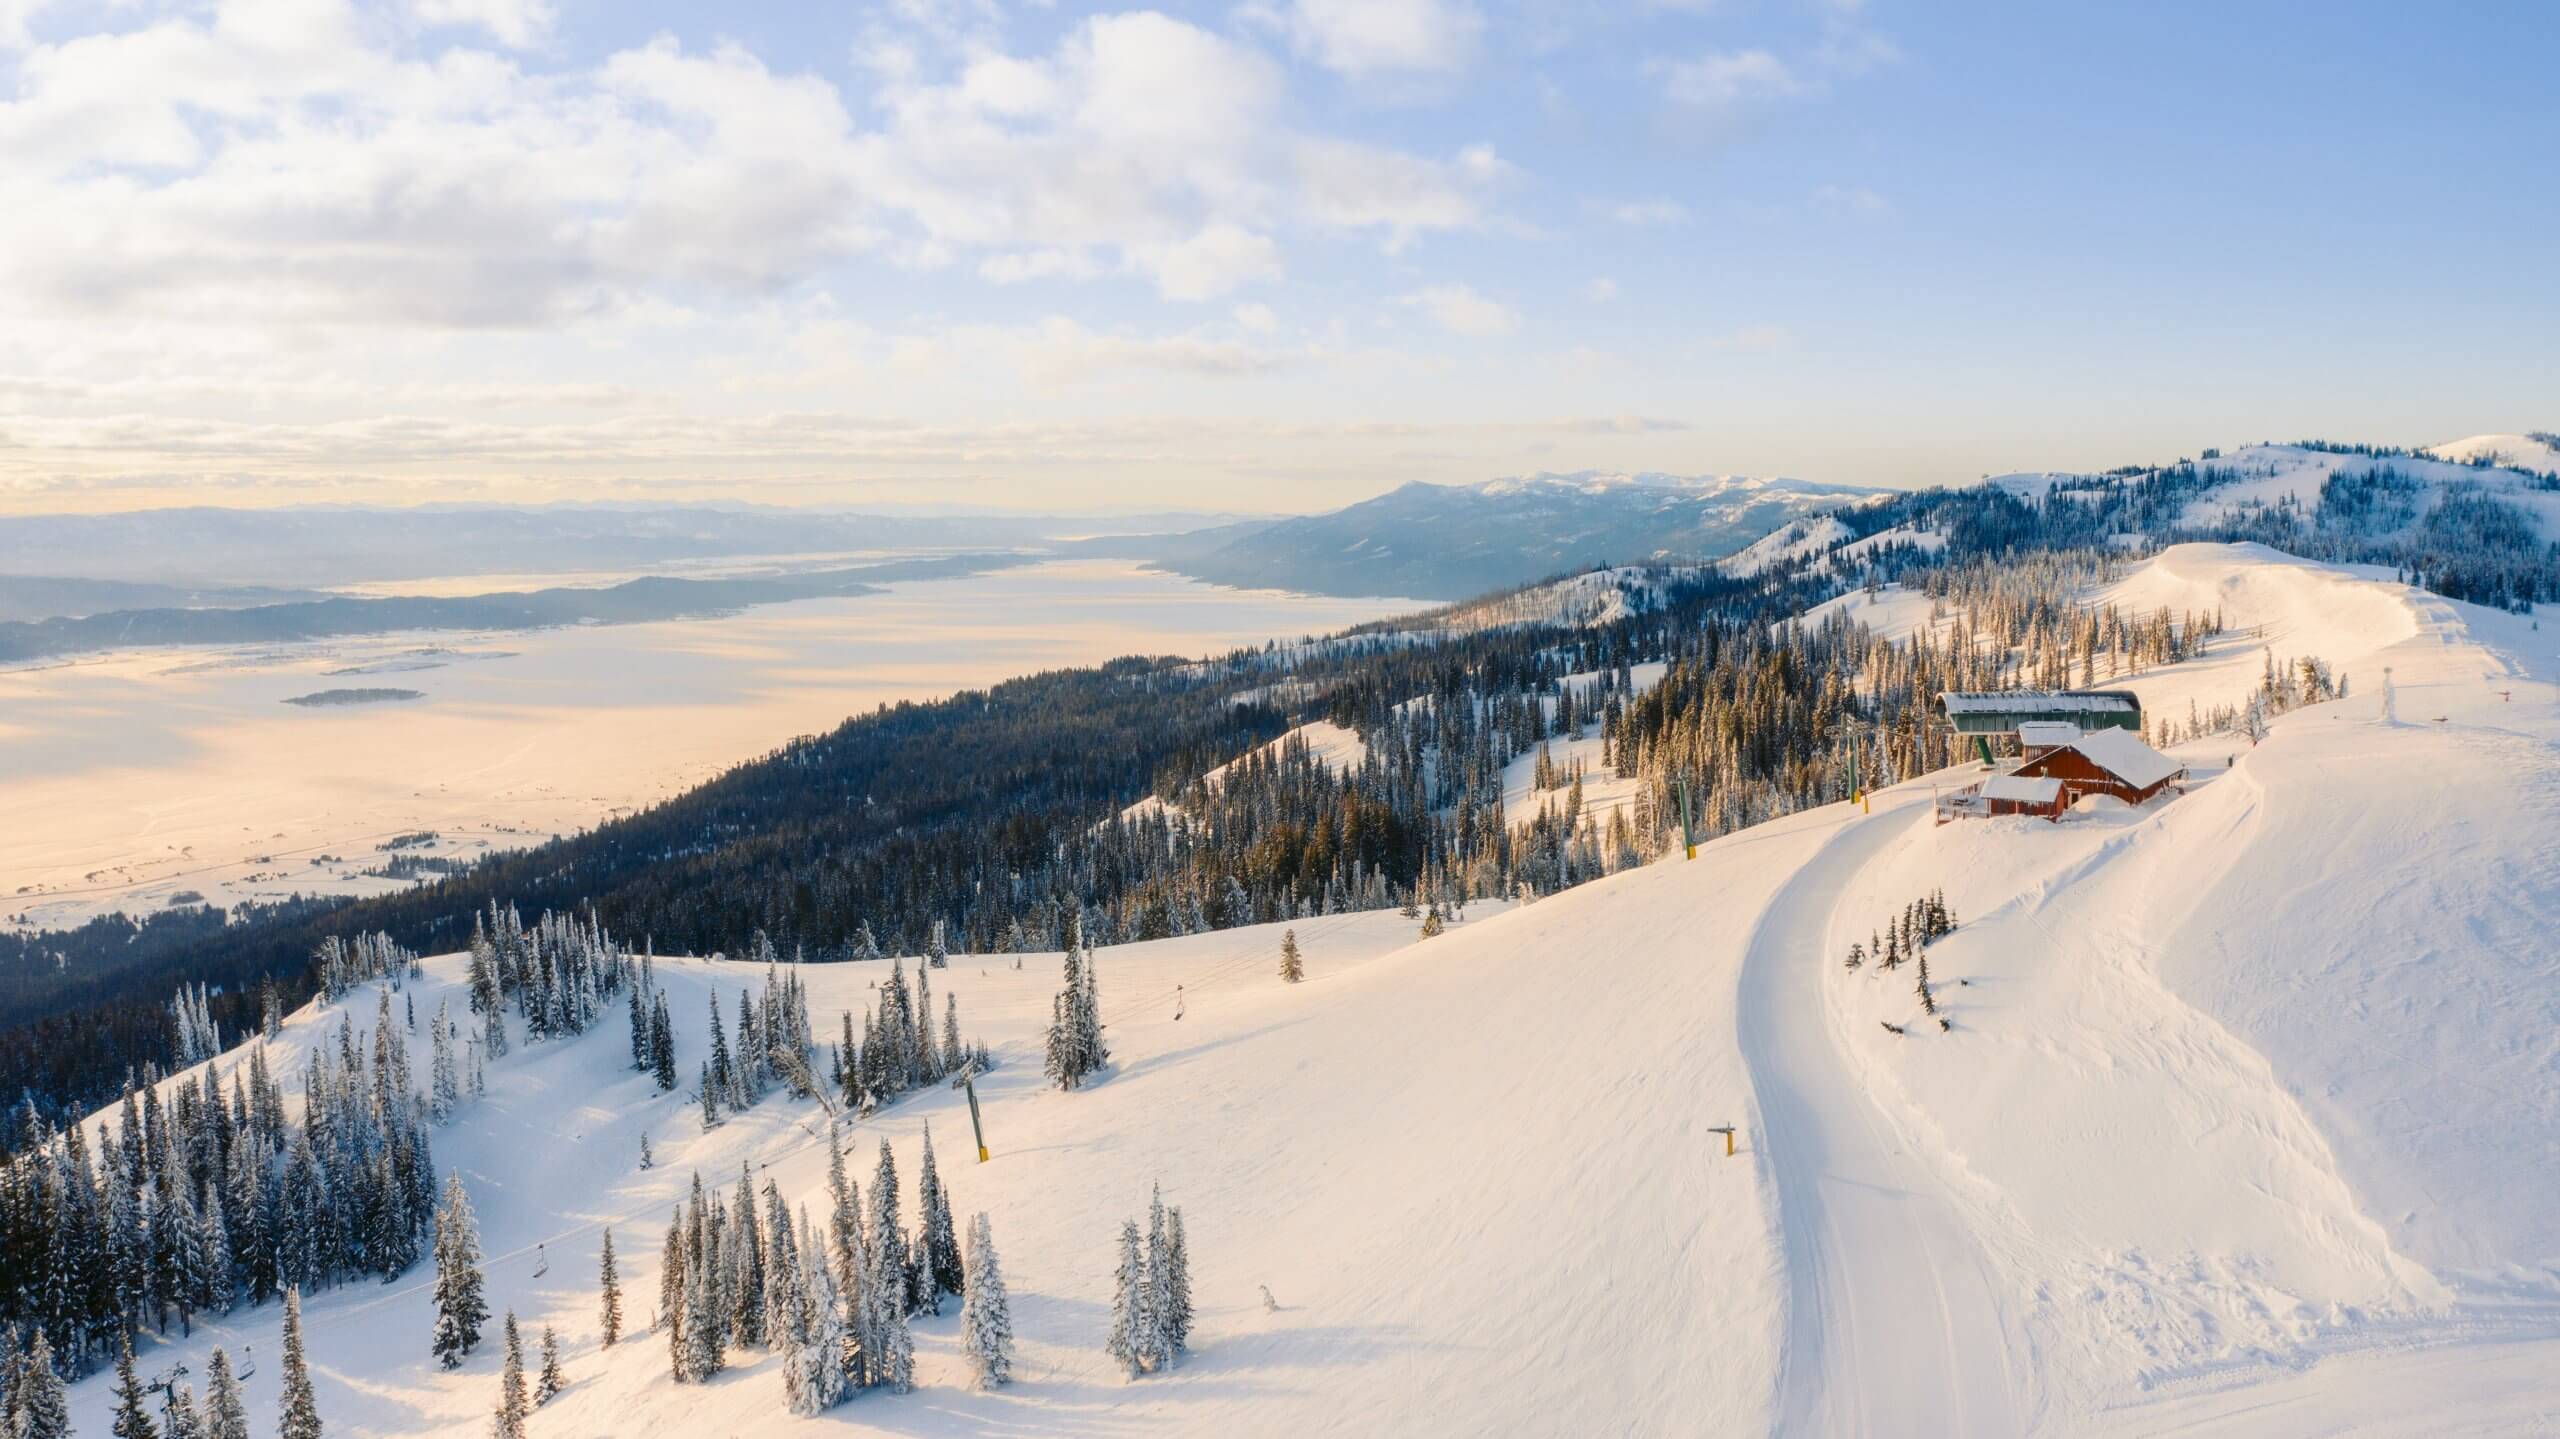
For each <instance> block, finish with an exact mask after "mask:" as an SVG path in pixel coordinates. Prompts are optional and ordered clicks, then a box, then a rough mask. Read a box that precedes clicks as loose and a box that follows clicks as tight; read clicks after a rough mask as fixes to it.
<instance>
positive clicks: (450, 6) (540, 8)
mask: <svg viewBox="0 0 2560 1439" xmlns="http://www.w3.org/2000/svg"><path fill="white" fill-rule="evenodd" d="M414 8H415V9H416V11H417V15H418V18H419V19H420V20H423V21H425V22H426V23H427V24H430V25H471V26H477V27H479V28H480V29H483V30H486V31H488V32H489V34H490V35H491V36H492V37H493V38H495V39H496V40H497V42H498V43H499V44H501V45H505V46H508V47H510V48H512V49H517V50H527V49H531V48H532V47H533V46H536V45H539V44H541V43H542V42H543V41H544V40H545V39H547V38H549V36H550V34H551V27H552V25H553V24H554V23H555V22H556V21H557V20H558V19H559V16H558V15H557V14H555V13H554V12H553V10H552V8H551V4H550V0H414Z"/></svg>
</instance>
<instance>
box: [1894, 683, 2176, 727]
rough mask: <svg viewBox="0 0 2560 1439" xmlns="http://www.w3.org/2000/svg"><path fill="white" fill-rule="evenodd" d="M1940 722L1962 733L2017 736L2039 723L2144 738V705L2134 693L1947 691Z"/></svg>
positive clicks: (1941, 703)
mask: <svg viewBox="0 0 2560 1439" xmlns="http://www.w3.org/2000/svg"><path fill="white" fill-rule="evenodd" d="M1938 718H1939V719H1941V720H1943V721H1945V722H1946V725H1947V727H1948V728H1949V729H1952V730H1954V731H1955V732H1956V733H1957V734H1959V735H2000V734H2017V733H2018V732H2019V728H2020V726H2022V725H2030V724H2040V723H2041V724H2066V725H2069V726H2071V727H2072V728H2074V729H2076V730H2079V731H2081V732H2082V733H2084V734H2085V733H2088V732H2090V731H2093V730H2102V729H2121V730H2131V731H2133V732H2134V733H2135V734H2140V733H2142V701H2141V700H2140V699H2138V698H2136V697H2135V695H2134V693H2133V691H2131V690H1980V691H1968V690H1948V691H1946V692H1944V693H1942V694H1940V695H1939V696H1938Z"/></svg>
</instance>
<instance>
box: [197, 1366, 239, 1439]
mask: <svg viewBox="0 0 2560 1439" xmlns="http://www.w3.org/2000/svg"><path fill="white" fill-rule="evenodd" d="M204 1420H205V1423H204V1434H205V1439H249V1406H248V1402H247V1401H246V1399H244V1398H243V1397H242V1395H241V1393H240V1379H239V1376H237V1375H235V1374H233V1373H232V1372H231V1355H230V1353H229V1351H227V1350H222V1349H216V1350H214V1351H213V1358H212V1359H211V1360H209V1361H207V1363H206V1365H205V1391H204Z"/></svg>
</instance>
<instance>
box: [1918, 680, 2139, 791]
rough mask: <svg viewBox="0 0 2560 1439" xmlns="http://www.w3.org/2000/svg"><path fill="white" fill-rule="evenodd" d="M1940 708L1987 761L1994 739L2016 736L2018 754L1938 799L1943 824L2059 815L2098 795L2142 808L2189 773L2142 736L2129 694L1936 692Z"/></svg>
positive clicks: (1987, 762)
mask: <svg viewBox="0 0 2560 1439" xmlns="http://www.w3.org/2000/svg"><path fill="white" fill-rule="evenodd" d="M1938 712H1939V714H1940V715H1942V716H1943V717H1944V718H1945V719H1946V721H1947V725H1948V727H1949V728H1950V729H1952V730H1954V731H1955V732H1956V733H1957V734H1958V735H1960V736H1961V735H1970V736H1972V737H1973V740H1974V746H1975V748H1976V749H1978V750H1979V751H1980V752H1981V754H1982V758H1983V762H1984V765H1985V767H1990V766H1992V765H1995V764H2000V763H2001V762H2000V761H1996V760H1994V759H1993V758H1992V755H1991V737H1992V736H1994V735H2014V736H2016V738H2017V742H2018V752H2019V756H2020V757H2019V758H2018V759H2017V760H2016V761H2015V762H2011V763H2007V764H2006V765H2005V766H2004V767H2002V769H2001V770H2000V772H1999V773H1997V774H1993V775H1991V776H1990V777H1988V778H1986V779H1984V780H1983V781H1982V782H1981V783H1979V784H1975V785H1971V786H1968V787H1966V788H1964V789H1961V790H1958V791H1956V792H1955V793H1954V794H1952V795H1947V796H1943V797H1941V798H1940V800H1939V802H1938V822H1939V823H1940V824H1944V823H1946V822H1947V821H1948V820H1951V819H1980V818H1987V817H1989V816H1993V815H2037V816H2040V817H2042V818H2045V819H2050V820H2059V819H2061V818H2062V816H2063V814H2064V813H2065V812H2066V811H2068V810H2069V809H2070V808H2071V807H2072V806H2073V805H2075V804H2078V803H2079V802H2080V801H2081V800H2083V799H2085V798H2087V797H2088V796H2090V795H2093V794H2103V795H2108V796H2112V797H2113V798H2116V799H2120V800H2122V801H2124V802H2125V803H2126V804H2133V805H2138V804H2142V803H2144V802H2146V801H2148V800H2150V799H2152V798H2153V797H2154V796H2156V795H2158V794H2159V793H2160V792H2161V791H2162V790H2165V789H2168V788H2169V787H2170V786H2171V785H2172V784H2173V783H2175V782H2176V781H2178V780H2180V779H2183V778H2185V777H2186V773H2187V771H2186V768H2185V766H2183V765H2181V764H2179V763H2178V762H2177V761H2176V760H2174V759H2171V758H2170V757H2169V756H2167V755H2165V754H2162V753H2161V752H2160V751H2158V750H2156V749H2153V748H2152V747H2151V746H2150V745H2148V744H2146V743H2144V742H2143V739H2142V701H2141V700H2139V699H2137V698H2135V697H2134V696H2133V695H2132V694H2131V693H2129V692H2127V691H2124V690H2061V691H2053V690H2006V691H1996V692H1991V693H1964V692H1960V691H1953V690H1950V691H1948V692H1947V693H1945V694H1942V695H1940V696H1938Z"/></svg>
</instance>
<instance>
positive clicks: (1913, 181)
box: [0, 0, 2560, 511]
mask: <svg viewBox="0 0 2560 1439" xmlns="http://www.w3.org/2000/svg"><path fill="white" fill-rule="evenodd" d="M2555 39H2560V19H2555V18H2554V17H2553V16H2552V14H2551V12H2550V11H2549V10H2548V9H2547V7H2541V6H2533V5H2526V4H2513V5H2476V6H2461V7H2411V6H2406V5H2343V4H2340V5H2244V6H2231V5H2189V4H2161V5H2150V6H2142V7H2115V6H2079V5H2066V6H2022V5H2006V6H1992V5H1966V4H1937V5H1923V4H1919V3H1896V0H1867V3H1863V4H1861V3H1843V0H1700V3H1674V0H1657V3H1653V4H1643V3H1637V4H1621V5H1603V4H1585V3H1575V0H1527V3H1519V4H1511V3H1503V0H1359V3H1353V0H1246V3H1242V4H1233V5H1167V6H1164V7H1162V8H1159V9H1152V10H1134V9H1111V8H1102V9H1092V8H1079V7H1074V6H1069V5H1064V4H1059V5H1054V6H1045V5H1043V6H1021V5H1012V4H1005V3H999V0H983V3H964V0H905V3H897V4H889V5H875V6H811V5H757V4H752V3H749V4H740V5H734V6H723V7H702V6H693V5H675V4H663V3H626V4H602V3H592V0H554V3H543V0H390V3H380V4H355V3H351V0H212V3H192V4H176V5H161V4H153V3H150V0H130V3H121V4H113V5H105V6H99V5H80V4H72V3H68V0H0V157H5V158H0V204H5V205H7V206H8V207H9V208H10V210H11V212H12V213H14V214H18V215H22V216H38V217H41V218H40V219H39V220H37V221H35V222H32V223H24V224H13V225H11V226H9V227H7V228H6V230H5V232H0V508H5V509H8V510H15V511H26V510H39V509H70V508H109V507H122V506H132V505H140V504H162V503H172V502H200V503H242V504H272V503H291V502H298V501H319V500H328V501H336V500H382V501H389V502H406V501H416V500H424V499H456V498H466V499H467V498H519V499H528V500H550V499H568V498H607V497H611V498H632V497H648V496H659V497H665V498H674V499H719V498H733V499H753V500H764V501H775V502H783V503H826V504H860V503H863V502H866V501H873V502H878V501H903V502H916V501H934V500H942V501H956V502H968V503H984V504H1006V505H1036V506H1076V507H1085V506H1105V505H1161V504H1201V505H1216V506H1219V507H1232V508H1309V507H1314V506H1318V505H1329V504H1336V503H1341V502H1344V501H1347V500H1350V499H1355V498H1358V497H1360V496H1362V495H1365V494H1369V493H1374V492H1376V491H1378V490H1381V489H1384V488H1387V487H1389V486H1391V485H1393V484H1396V483H1400V482H1402V481H1404V480H1407V479H1429V480H1474V479H1482V478H1488V477H1492V476H1496V475H1502V474H1513V473H1520V472H1525V471H1531V470H1539V469H1561V470H1572V469H1583V468H1602V469H1665V470H1673V471H1679V472H1690V473H1697V472H1743V473H1783V474H1790V475H1796V476H1801V477H1804V478H1809V479H1818V480H1831V481H1841V482H1862V483H1875V484H1921V483H1934V482H1949V481H1959V480H1964V479H1970V478H1972V477H1973V476H1975V475H1979V474H1982V473H1986V472H1996V471H2001V470H2008V469H2016V468H2028V467H2039V468H2041V467H2062V466H2105V465H2112V464H2117V463H2124V462H2131V461H2140V460H2152V459H2162V458H2168V457H2172V456H2175V455H2179V454H2188V453H2193V452H2194V451H2195V450H2196V449H2198V448H2200V447H2202V446H2205V445H2212V444H2222V445H2229V444H2234V443H2240V442H2244V441H2247V440H2250V439H2257V438H2269V437H2274V438H2292V437H2298V436H2302V435H2312V434H2318V435H2329V436H2342V437H2355V438H2367V439H2375V440H2385V441H2392V442H2400V443H2428V442H2433V441H2438V440H2444V439H2451V438H2455V437H2458V436H2462V435H2468V434H2473V433H2479V432H2482V431H2496V430H2515V429H2523V428H2553V427H2560V372H2556V371H2560V367H2556V366H2555V364H2554V362H2553V360H2552V358H2551V355H2552V353H2553V345H2552V343H2551V342H2552V338H2553V336H2554V335H2555V333H2560V325H2556V324H2555V321H2560V298H2555V297H2560V284H2555V282H2554V279H2553V271H2554V270H2555V268H2560V267H2555V265H2554V263H2553V257H2554V255H2555V253H2560V246H2555V245H2554V243H2553V237H2554V236H2555V234H2560V224H2555V221H2560V185H2554V184H2553V183H2552V178H2551V168H2552V166H2551V161H2550V159H2549V157H2550V156H2551V155H2552V154H2554V153H2560V98H2555V96H2556V95H2560V86H2555V85H2553V84H2552V83H2551V81H2550V74H2549V64H2550V61H2549V57H2550V55H2551V54H2552V53H2553V41H2554V40H2555Z"/></svg>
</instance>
